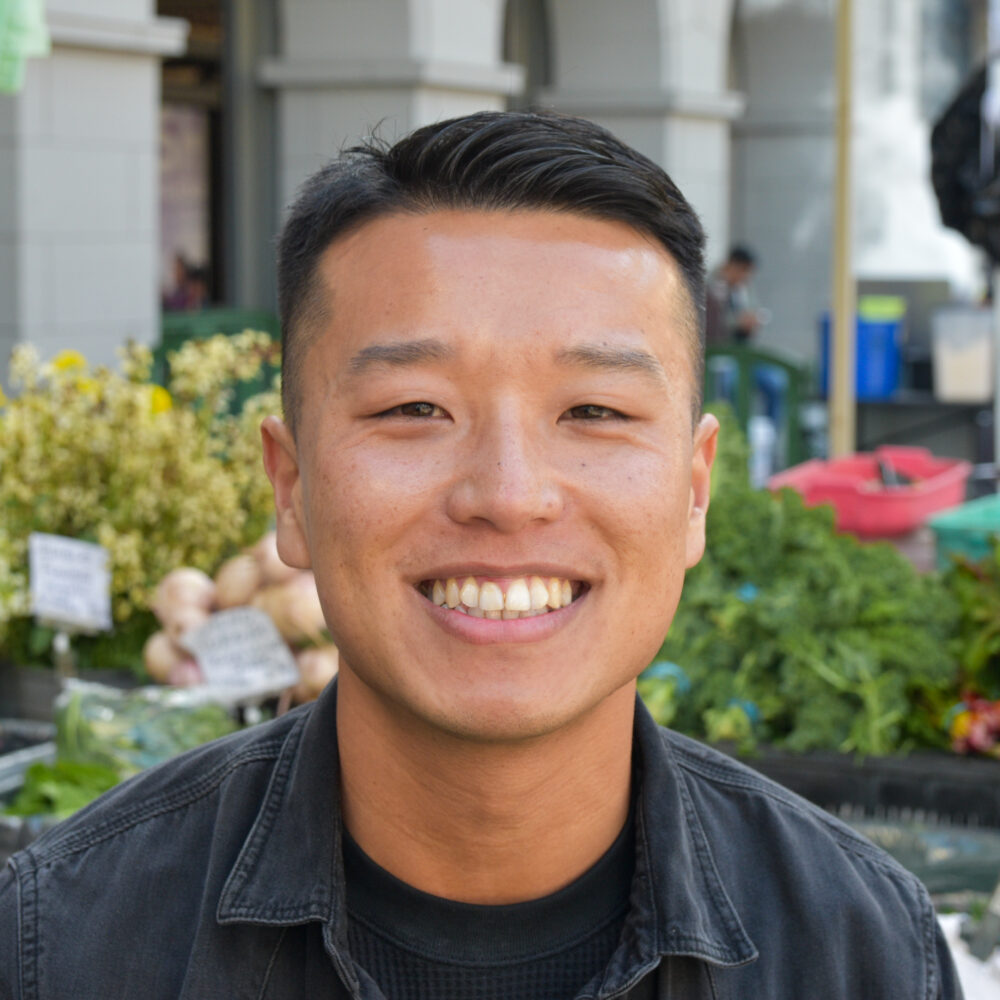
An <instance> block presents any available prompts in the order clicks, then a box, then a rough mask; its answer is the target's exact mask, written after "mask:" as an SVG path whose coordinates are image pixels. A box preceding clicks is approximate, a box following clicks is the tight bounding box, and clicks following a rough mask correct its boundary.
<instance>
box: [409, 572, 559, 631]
mask: <svg viewBox="0 0 1000 1000" xmlns="http://www.w3.org/2000/svg"><path fill="white" fill-rule="evenodd" d="M429 586H430V591H429V593H428V591H427V590H424V593H425V594H427V596H428V597H429V598H430V600H431V601H433V602H434V604H436V605H438V606H439V607H441V606H445V607H448V608H450V609H452V610H457V611H461V612H464V613H466V614H471V615H472V616H473V617H474V618H484V617H485V618H492V619H501V618H502V619H504V620H506V621H513V620H515V619H517V618H533V617H534V616H535V615H544V614H547V613H548V611H549V610H550V609H551V610H553V611H555V610H558V609H559V608H564V607H566V606H567V605H569V604H572V603H573V585H572V584H571V583H570V581H569V580H560V579H559V578H558V577H551V578H549V579H545V578H543V577H540V576H532V577H530V578H527V579H526V578H525V577H523V576H522V577H517V578H516V579H513V580H510V582H509V583H508V584H507V591H506V593H504V590H503V588H502V587H501V586H500V584H498V583H495V582H494V581H492V580H487V581H485V582H484V583H483V585H482V586H480V585H479V584H478V583H476V579H475V577H472V576H467V577H465V578H464V579H462V580H459V579H457V578H456V577H453V576H451V577H448V578H447V579H446V580H432V581H429Z"/></svg>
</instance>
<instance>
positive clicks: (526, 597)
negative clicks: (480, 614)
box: [480, 580, 531, 611]
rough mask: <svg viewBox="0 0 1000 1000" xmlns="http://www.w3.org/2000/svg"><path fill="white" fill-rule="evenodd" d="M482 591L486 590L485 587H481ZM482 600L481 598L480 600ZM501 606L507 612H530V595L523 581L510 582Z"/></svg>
mask: <svg viewBox="0 0 1000 1000" xmlns="http://www.w3.org/2000/svg"><path fill="white" fill-rule="evenodd" d="M483 589H484V590H485V589H486V585H485V584H484V585H483ZM480 600H482V598H480ZM503 606H504V607H505V608H506V609H507V610H508V611H530V610H531V594H530V593H529V591H528V585H527V584H526V583H525V582H524V580H514V581H512V582H511V584H510V586H509V587H508V588H507V594H506V595H505V596H504V599H503Z"/></svg>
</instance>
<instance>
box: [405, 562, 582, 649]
mask: <svg viewBox="0 0 1000 1000" xmlns="http://www.w3.org/2000/svg"><path fill="white" fill-rule="evenodd" d="M469 575H471V574H469ZM552 575H555V574H552ZM414 596H415V597H416V598H417V599H418V600H419V601H420V603H421V606H422V608H423V609H424V611H426V613H427V614H428V615H430V617H431V619H432V621H434V622H435V623H436V624H438V625H440V626H441V628H442V629H443V630H444V631H445V632H448V633H449V634H450V635H453V636H455V637H456V638H458V639H462V640H464V641H465V642H468V643H472V644H473V645H480V646H486V645H490V644H495V643H524V642H541V641H542V640H544V639H547V638H549V637H550V636H552V635H554V634H555V633H556V632H558V631H559V630H560V629H562V628H564V627H566V626H567V625H569V624H570V623H571V622H572V621H573V619H574V618H575V617H576V616H577V615H578V614H579V612H580V606H581V605H583V604H585V603H586V601H587V598H588V597H589V596H590V588H589V587H588V588H586V589H585V590H584V592H583V593H582V594H580V596H579V597H577V598H576V600H575V601H573V603H572V604H568V605H566V607H564V608H558V609H556V610H554V611H549V612H548V614H544V615H537V616H536V617H534V618H515V619H509V620H507V621H504V620H503V619H502V618H501V619H493V618H473V617H471V616H470V615H463V614H462V613H461V612H457V611H452V610H450V609H448V608H445V607H441V606H439V605H437V604H434V603H433V602H432V601H429V600H427V598H426V597H424V596H423V594H421V593H420V592H419V591H418V590H414Z"/></svg>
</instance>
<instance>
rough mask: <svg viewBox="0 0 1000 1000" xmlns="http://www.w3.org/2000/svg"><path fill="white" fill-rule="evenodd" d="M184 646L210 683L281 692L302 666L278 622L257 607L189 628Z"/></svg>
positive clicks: (255, 691)
mask: <svg viewBox="0 0 1000 1000" xmlns="http://www.w3.org/2000/svg"><path fill="white" fill-rule="evenodd" d="M181 645H182V646H183V647H184V648H185V649H187V650H188V651H189V652H190V653H191V655H192V656H194V658H195V659H196V660H197V661H198V665H199V666H200V667H201V672H202V673H203V674H204V675H205V682H206V683H207V684H208V685H209V686H211V687H218V688H226V689H229V690H231V691H232V690H238V691H239V692H240V693H241V694H269V693H274V694H277V693H278V692H279V691H282V690H284V689H285V688H286V687H291V686H292V685H293V684H297V683H298V681H299V668H298V667H297V666H296V665H295V658H294V657H293V656H292V653H291V650H289V648H288V646H287V645H286V644H285V640H284V639H282V638H281V635H280V634H279V632H278V630H277V629H276V628H275V627H274V622H272V621H271V619H270V617H269V616H268V615H266V614H265V613H264V612H263V611H258V610H257V608H232V609H230V610H229V611H219V612H217V613H216V614H214V615H212V616H211V617H210V618H209V619H208V621H206V622H205V624H204V625H199V626H198V627H197V628H195V629H192V630H191V631H190V632H188V633H187V634H186V635H185V636H184V637H183V639H181Z"/></svg>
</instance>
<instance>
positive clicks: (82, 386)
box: [74, 378, 101, 399]
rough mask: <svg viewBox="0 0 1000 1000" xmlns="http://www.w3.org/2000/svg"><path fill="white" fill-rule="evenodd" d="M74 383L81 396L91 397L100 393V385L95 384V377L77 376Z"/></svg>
mask: <svg viewBox="0 0 1000 1000" xmlns="http://www.w3.org/2000/svg"><path fill="white" fill-rule="evenodd" d="M74 385H75V386H76V389H77V392H79V393H80V395H82V396H90V397H91V398H92V399H93V398H96V397H97V396H99V395H100V394H101V387H100V386H99V385H98V384H97V381H96V379H92V378H78V379H77V380H76V382H75V383H74Z"/></svg>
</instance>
